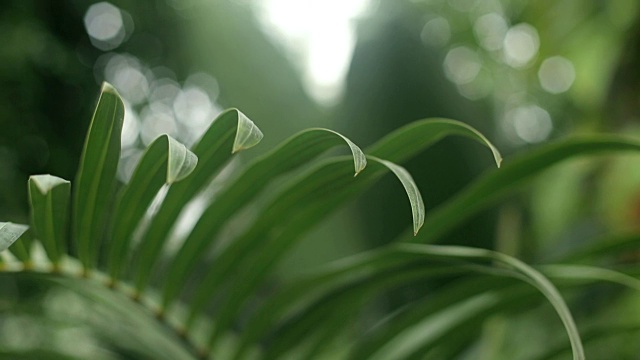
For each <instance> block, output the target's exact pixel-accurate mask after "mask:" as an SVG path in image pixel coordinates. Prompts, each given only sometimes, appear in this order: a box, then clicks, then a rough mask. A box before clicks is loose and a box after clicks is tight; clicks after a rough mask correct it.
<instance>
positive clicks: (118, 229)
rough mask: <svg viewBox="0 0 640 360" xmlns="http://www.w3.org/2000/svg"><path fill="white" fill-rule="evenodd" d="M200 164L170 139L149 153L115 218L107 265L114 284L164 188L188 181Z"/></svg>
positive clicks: (158, 142) (158, 141)
mask: <svg viewBox="0 0 640 360" xmlns="http://www.w3.org/2000/svg"><path fill="white" fill-rule="evenodd" d="M197 163H198V158H197V157H196V155H195V154H193V153H192V152H191V151H189V150H188V149H187V148H186V147H185V146H184V145H182V144H181V143H179V142H178V141H176V140H174V139H173V138H171V137H170V136H168V135H162V136H160V137H159V138H157V139H156V140H154V141H153V142H152V143H151V144H150V145H149V147H148V148H147V149H146V151H145V153H144V155H143V156H142V159H141V160H140V163H139V164H138V166H137V167H136V169H135V171H134V173H133V175H132V177H131V180H130V181H129V183H128V184H127V185H126V186H125V187H124V188H123V189H122V192H121V193H120V194H119V196H118V200H117V202H116V206H115V210H114V216H113V217H112V219H113V223H112V225H111V234H112V235H111V238H110V243H109V253H108V262H107V264H108V269H109V275H111V277H112V280H116V279H118V278H119V276H120V273H121V271H122V270H123V269H124V268H125V266H126V264H127V262H128V261H127V254H129V252H130V248H129V247H130V244H131V240H132V236H133V233H134V230H135V229H136V226H137V225H138V224H139V222H140V220H141V219H142V217H143V216H144V214H145V212H146V211H147V209H148V207H149V205H150V204H151V202H152V201H153V199H154V197H155V196H156V194H157V193H158V191H159V190H160V188H161V187H162V185H164V184H172V183H174V182H176V181H179V180H182V179H184V178H186V177H187V176H188V175H189V174H191V172H192V171H193V170H194V168H195V167H196V164H197Z"/></svg>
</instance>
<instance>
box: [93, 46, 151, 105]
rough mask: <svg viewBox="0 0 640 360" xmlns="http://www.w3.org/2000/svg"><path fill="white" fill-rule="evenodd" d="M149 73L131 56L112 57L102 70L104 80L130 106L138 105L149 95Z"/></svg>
mask: <svg viewBox="0 0 640 360" xmlns="http://www.w3.org/2000/svg"><path fill="white" fill-rule="evenodd" d="M145 73H149V72H148V71H147V69H146V68H144V67H143V66H142V65H141V64H140V61H138V59H137V58H135V57H133V56H131V55H114V56H112V57H111V58H110V59H109V61H108V62H107V65H106V66H105V69H104V78H105V80H107V81H108V82H110V83H111V84H113V86H115V88H116V89H118V91H119V92H120V94H121V95H122V97H124V98H125V99H126V100H127V101H129V102H131V103H132V104H140V103H141V102H143V101H144V100H145V99H146V97H147V95H148V94H149V81H148V80H147V76H146V75H145Z"/></svg>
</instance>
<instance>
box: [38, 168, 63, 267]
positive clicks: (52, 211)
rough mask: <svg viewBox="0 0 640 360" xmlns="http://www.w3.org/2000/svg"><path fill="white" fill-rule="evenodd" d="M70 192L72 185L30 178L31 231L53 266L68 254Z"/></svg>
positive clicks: (51, 178) (48, 177)
mask: <svg viewBox="0 0 640 360" xmlns="http://www.w3.org/2000/svg"><path fill="white" fill-rule="evenodd" d="M70 192H71V183H70V182H69V181H67V180H64V179H61V178H59V177H55V176H51V175H34V176H31V177H30V178H29V199H30V202H31V219H32V220H31V221H32V224H33V230H34V232H35V236H36V237H37V238H38V239H39V240H40V242H41V243H42V246H43V247H44V249H45V251H46V252H47V256H48V257H49V259H51V261H52V262H53V263H54V264H56V263H57V262H58V261H59V260H60V257H61V256H62V255H63V254H66V250H67V244H68V241H69V231H68V226H69V200H70V199H69V197H70Z"/></svg>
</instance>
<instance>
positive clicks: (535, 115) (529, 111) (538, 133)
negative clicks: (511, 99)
mask: <svg viewBox="0 0 640 360" xmlns="http://www.w3.org/2000/svg"><path fill="white" fill-rule="evenodd" d="M506 117H507V119H508V120H510V121H511V122H512V123H513V128H514V130H515V133H516V135H517V136H518V137H519V138H520V139H522V140H524V141H526V142H528V143H537V142H540V141H543V140H546V139H547V138H548V137H549V134H551V130H553V123H552V122H551V116H550V115H549V113H548V112H547V111H546V110H545V109H543V108H541V107H539V106H536V105H530V106H521V107H517V108H515V109H513V110H511V111H509V112H507V114H506Z"/></svg>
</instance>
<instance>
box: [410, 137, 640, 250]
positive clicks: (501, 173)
mask: <svg viewBox="0 0 640 360" xmlns="http://www.w3.org/2000/svg"><path fill="white" fill-rule="evenodd" d="M628 151H640V141H638V140H634V139H629V138H625V137H620V136H605V135H598V136H588V137H576V138H571V139H567V140H561V141H557V142H553V143H549V144H546V145H543V146H541V147H540V148H538V149H536V150H533V151H530V152H527V153H525V154H523V155H521V156H518V157H516V158H514V159H513V160H510V161H508V162H507V163H506V164H505V165H503V166H502V167H501V168H500V170H495V171H492V172H489V173H487V174H486V175H484V176H482V177H481V178H479V179H478V180H476V181H475V182H473V183H472V184H471V185H469V186H468V187H467V188H465V189H463V190H462V191H461V192H460V193H458V194H457V195H455V196H454V197H453V198H452V199H451V200H449V201H447V202H446V203H445V204H443V205H442V206H440V207H438V208H437V209H434V210H432V211H430V212H429V216H427V217H426V219H425V225H424V226H425V227H426V228H428V229H429V231H425V232H422V233H420V234H418V236H416V237H411V236H409V235H408V234H407V235H406V236H403V237H402V239H401V241H407V242H419V243H432V242H435V241H437V240H440V239H441V237H442V236H443V235H445V234H446V233H447V232H448V231H450V230H451V229H453V228H455V227H456V226H457V225H458V224H460V223H461V222H462V221H464V220H465V219H468V218H469V217H470V216H472V215H473V214H475V213H477V212H478V211H480V210H483V209H485V208H486V207H488V206H490V205H491V204H493V203H495V202H497V201H498V200H500V199H502V198H504V197H505V196H506V195H508V194H510V193H511V192H513V191H515V190H517V189H519V187H520V186H522V185H523V184H525V183H526V182H527V181H529V180H531V179H533V178H534V177H535V176H536V175H538V174H540V173H541V172H542V171H544V170H546V169H548V168H550V167H551V166H553V165H555V164H557V163H559V162H561V161H563V160H566V159H569V158H573V157H577V156H587V155H596V154H606V153H615V152H628Z"/></svg>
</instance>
